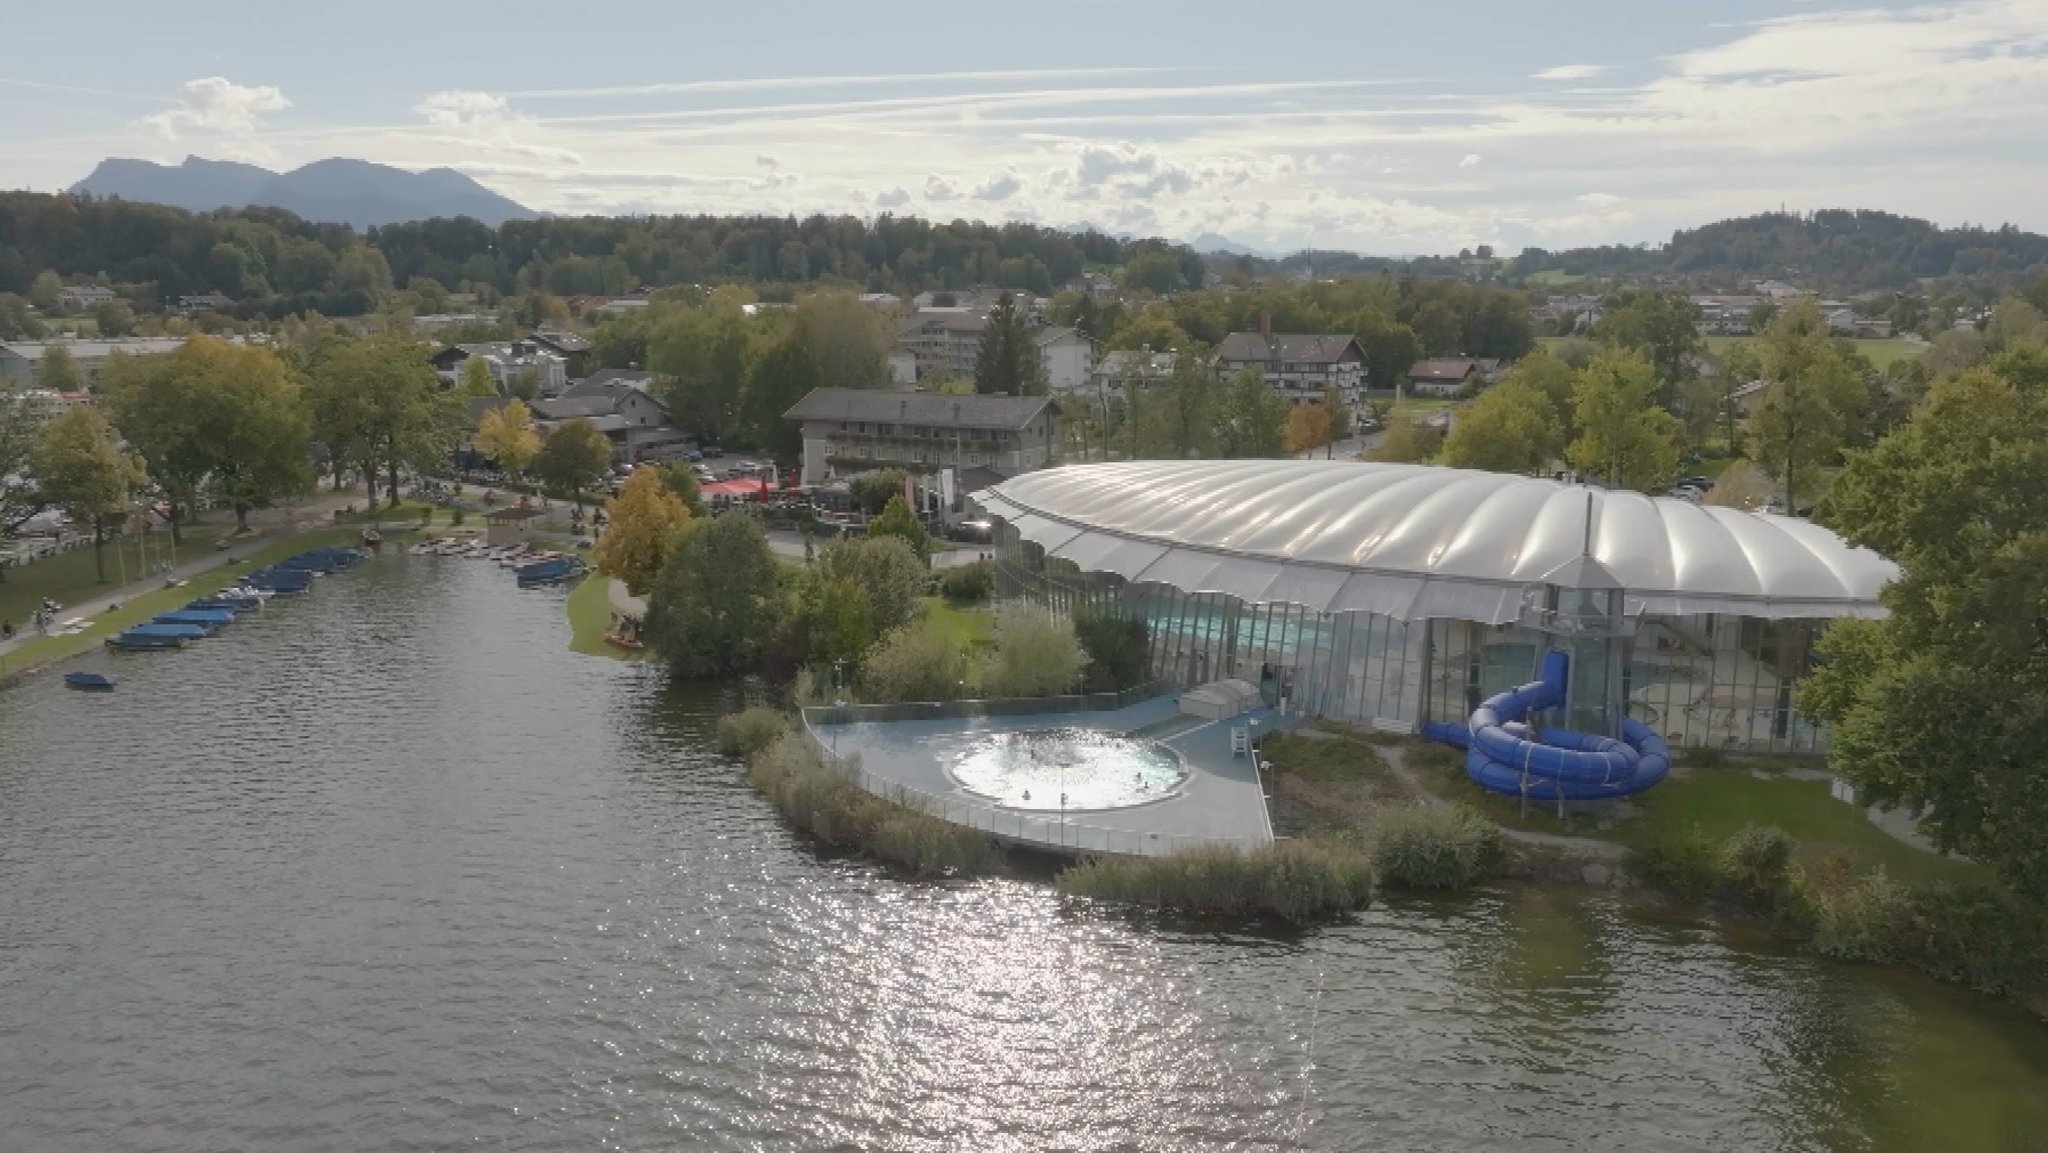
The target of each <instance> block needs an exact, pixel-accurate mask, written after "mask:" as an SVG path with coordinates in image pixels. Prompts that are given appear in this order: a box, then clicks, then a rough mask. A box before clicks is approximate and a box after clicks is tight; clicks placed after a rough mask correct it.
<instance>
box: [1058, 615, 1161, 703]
mask: <svg viewBox="0 0 2048 1153" xmlns="http://www.w3.org/2000/svg"><path fill="white" fill-rule="evenodd" d="M1074 639H1076V640H1078V641H1080V642H1081V651H1082V652H1084V653H1086V654H1087V655H1088V667H1087V670H1086V671H1085V672H1084V673H1083V675H1082V678H1081V690H1082V691H1083V692H1090V693H1115V692H1122V691H1123V690H1125V689H1130V688H1136V687H1137V686H1139V685H1142V684H1144V683H1145V679H1146V677H1147V676H1149V675H1150V674H1151V671H1152V650H1151V634H1150V633H1149V632H1148V631H1147V630H1146V628H1145V622H1144V621H1143V620H1142V619H1140V618H1138V617H1121V616H1116V615H1113V614H1110V613H1102V612H1083V613H1078V614H1076V615H1075V617H1074Z"/></svg>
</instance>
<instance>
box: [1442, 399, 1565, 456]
mask: <svg viewBox="0 0 2048 1153" xmlns="http://www.w3.org/2000/svg"><path fill="white" fill-rule="evenodd" d="M1563 444H1564V432H1563V429H1562V428H1561V427H1560V426H1559V424H1558V420H1557V414H1556V411H1555V410H1554V409H1553V408H1552V407H1551V402H1550V398H1549V397H1548V396H1546V395H1544V393H1543V392H1542V390H1540V389H1538V388H1537V387H1536V386H1535V385H1534V384H1531V383H1529V381H1528V380H1527V379H1526V378H1523V379H1508V380H1503V381H1501V382H1500V383H1499V384H1497V385H1495V386H1494V387H1492V388H1490V389H1488V390H1487V391H1485V392H1483V393H1480V394H1479V399H1478V400H1475V401H1473V402H1472V403H1471V404H1468V405H1466V406H1465V407H1464V408H1463V409H1461V410H1460V411H1459V412H1458V420H1457V424H1456V426H1455V427H1453V428H1452V429H1451V435H1450V436H1449V437H1447V438H1445V440H1444V463H1446V464H1450V465H1455V466H1457V467H1459V468H1479V469H1486V470H1487V471H1489V472H1518V473H1534V472H1540V471H1541V470H1542V469H1543V468H1544V467H1545V466H1547V465H1548V464H1549V463H1550V461H1551V459H1552V458H1553V457H1555V456H1556V455H1557V453H1558V451H1559V449H1560V448H1561V447H1562V446H1563Z"/></svg>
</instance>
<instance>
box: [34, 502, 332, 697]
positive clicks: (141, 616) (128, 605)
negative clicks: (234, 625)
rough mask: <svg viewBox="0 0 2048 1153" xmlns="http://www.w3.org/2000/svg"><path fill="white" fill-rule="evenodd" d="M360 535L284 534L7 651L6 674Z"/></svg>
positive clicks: (78, 648)
mask: <svg viewBox="0 0 2048 1153" xmlns="http://www.w3.org/2000/svg"><path fill="white" fill-rule="evenodd" d="M356 538H357V530H356V529H321V530H319V531H317V532H309V533H300V534H298V535H296V536H291V537H287V538H285V539H283V540H279V541H277V542H275V543H273V544H271V545H269V546H267V547H265V548H261V549H258V550H256V551H255V552H253V553H251V554H249V556H248V558H247V560H245V561H243V562H242V563H239V564H227V565H222V566H220V567H219V568H216V569H213V570H211V571H208V572H204V573H201V574H200V575H198V576H196V577H193V578H192V579H191V580H190V581H187V582H186V583H185V585H184V586H183V587H181V588H174V589H157V590H155V591H153V592H148V593H144V594H142V595H140V596H135V597H131V598H129V599H127V600H125V601H122V602H121V607H120V608H117V609H115V610H113V611H112V612H107V613H101V614H100V615H99V616H97V617H94V618H93V620H92V625H91V627H89V628H87V629H86V630H85V631H84V632H82V633H79V634H78V635H76V636H68V637H45V638H43V639H41V640H36V641H31V642H30V643H28V644H26V645H23V646H22V647H21V648H19V649H16V650H15V651H14V652H12V653H10V654H8V655H7V656H5V657H0V675H5V674H7V673H11V672H15V671H17V670H21V669H27V668H33V667H35V666H36V665H40V664H44V663H46V662H49V661H55V660H62V659H64V658H65V657H70V656H75V655H77V654H79V653H82V652H86V651H88V650H90V649H93V648H97V647H98V646H99V645H100V643H101V642H102V641H104V640H106V638H108V637H110V636H112V635H113V634H115V633H117V632H119V631H121V630H122V629H125V628H127V627H129V626H130V625H134V624H137V623H140V622H141V621H145V620H147V619H149V618H150V617H153V616H155V615H156V614H158V613H162V612H169V611H171V610H172V609H175V608H178V607H179V606H181V605H183V604H184V603H185V602H186V601H189V600H193V599H195V598H198V597H203V596H206V595H208V594H210V593H215V592H219V591H220V590H221V589H224V588H226V587H228V586H229V585H231V584H234V583H235V581H236V580H237V579H239V578H240V577H241V575H242V574H243V573H245V572H248V571H249V570H250V569H254V568H261V567H262V566H264V565H267V564H274V563H275V562H277V561H281V560H283V559H284V558H286V557H288V556H291V555H292V554H293V553H298V552H304V551H306V550H308V549H315V548H322V547H326V546H330V545H341V544H352V543H354V541H355V540H356ZM86 563H87V565H88V566H89V565H90V564H91V563H92V558H91V556H90V555H89V554H88V555H87V556H86ZM59 619H62V614H59Z"/></svg>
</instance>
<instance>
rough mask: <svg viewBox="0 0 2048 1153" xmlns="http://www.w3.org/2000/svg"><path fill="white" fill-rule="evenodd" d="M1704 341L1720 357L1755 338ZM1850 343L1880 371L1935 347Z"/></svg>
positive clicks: (1553, 341) (1896, 340) (1893, 340)
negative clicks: (1729, 349) (1734, 347)
mask: <svg viewBox="0 0 2048 1153" xmlns="http://www.w3.org/2000/svg"><path fill="white" fill-rule="evenodd" d="M1583 339H1585V338H1584V337H1576V336H1539V337H1537V338H1536V343H1538V344H1540V345H1542V346H1543V347H1545V348H1549V349H1555V348H1556V347H1557V346H1558V345H1560V344H1562V343H1564V342H1565V341H1567V340H1583ZM1703 339H1704V340H1705V341H1706V342H1707V351H1708V352H1710V353H1713V354H1714V355H1716V356H1719V355H1720V354H1721V353H1723V352H1725V351H1727V349H1728V346H1729V345H1732V344H1738V343H1740V342H1742V341H1745V340H1754V339H1755V338H1754V337H1749V336H1709V337H1704V338H1703ZM1849 343H1851V344H1853V345H1854V346H1855V347H1856V351H1857V352H1860V353H1862V354H1863V355H1864V356H1866V357H1868V358H1869V359H1870V363H1871V366H1872V367H1874V368H1877V369H1878V370H1880V371H1882V370H1883V369H1885V368H1887V367H1889V366H1890V365H1891V364H1892V362H1894V361H1899V360H1913V359H1915V358H1917V357H1919V356H1921V355H1923V354H1925V353H1926V351H1927V350H1928V349H1929V348H1932V347H1933V345H1930V344H1925V343H1922V342H1920V341H1917V340H1907V339H1906V338H1905V337H1903V336H1894V337H1889V338H1887V339H1884V340H1853V341H1850V342H1849Z"/></svg>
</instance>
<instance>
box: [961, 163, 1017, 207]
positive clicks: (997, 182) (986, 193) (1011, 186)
mask: <svg viewBox="0 0 2048 1153" xmlns="http://www.w3.org/2000/svg"><path fill="white" fill-rule="evenodd" d="M1022 191H1024V182H1023V181H1022V180H1020V179H1018V177H1017V170H1016V169H1014V168H1005V169H1004V170H1003V171H1001V172H998V173H996V174H995V175H993V176H991V177H989V178H988V179H987V180H984V181H982V182H981V183H980V184H978V185H976V186H975V188H974V193H973V195H974V198H975V199H976V200H990V201H995V200H1008V199H1009V198H1011V197H1012V196H1015V195H1017V194H1018V193H1019V192H1022Z"/></svg>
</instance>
